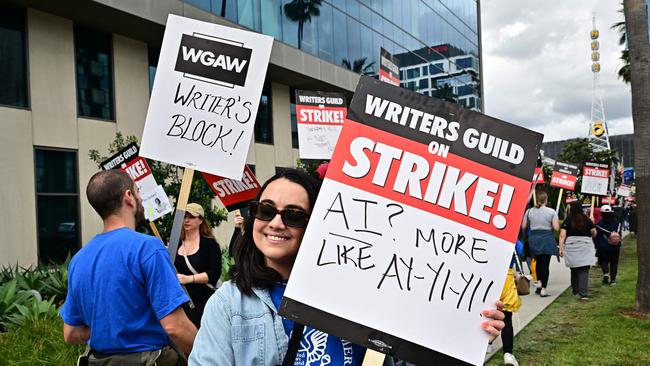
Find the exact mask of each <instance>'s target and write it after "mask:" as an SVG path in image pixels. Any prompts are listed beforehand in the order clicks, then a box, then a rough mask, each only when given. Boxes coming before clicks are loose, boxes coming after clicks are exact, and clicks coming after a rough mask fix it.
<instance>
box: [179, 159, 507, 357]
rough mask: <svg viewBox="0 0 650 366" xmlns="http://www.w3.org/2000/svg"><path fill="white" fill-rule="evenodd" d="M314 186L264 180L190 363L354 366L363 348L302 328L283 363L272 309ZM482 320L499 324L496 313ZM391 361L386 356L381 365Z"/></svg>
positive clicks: (298, 175) (282, 325)
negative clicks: (294, 348)
mask: <svg viewBox="0 0 650 366" xmlns="http://www.w3.org/2000/svg"><path fill="white" fill-rule="evenodd" d="M318 189H319V183H318V181H316V180H315V179H314V178H313V177H311V176H309V175H308V174H307V173H305V172H302V171H300V170H296V169H286V170H283V171H282V172H280V173H278V174H276V175H275V176H273V177H272V178H270V179H269V180H268V181H267V182H266V183H264V185H263V186H262V189H261V190H260V193H258V196H257V200H256V201H255V202H253V203H252V204H251V206H250V215H249V219H248V220H247V221H246V223H245V230H244V235H243V236H242V237H241V241H240V242H239V243H238V245H237V246H236V249H235V253H234V254H235V263H236V266H234V267H233V268H232V269H231V276H232V280H231V281H229V282H226V283H224V285H223V286H222V287H221V288H220V289H219V290H218V291H217V292H216V293H215V295H214V296H212V298H210V300H209V301H208V304H207V306H206V311H205V313H204V317H203V319H202V323H201V325H202V327H201V329H199V332H198V334H197V336H196V339H195V341H194V347H193V350H192V353H191V354H190V359H189V363H190V365H219V366H228V365H240V366H248V365H265V366H276V365H310V364H311V365H325V364H328V365H331V366H343V365H352V366H358V365H361V362H362V360H363V357H364V355H365V349H364V348H363V347H361V346H357V345H354V344H351V343H350V342H347V341H345V340H342V339H340V338H337V337H334V336H331V335H328V334H326V333H323V332H320V331H318V330H315V329H312V328H310V327H305V328H304V331H302V337H300V338H299V342H300V343H299V348H298V352H297V355H296V357H295V359H286V360H285V359H284V358H285V354H287V349H288V347H289V338H290V335H291V331H292V329H293V326H294V324H293V322H291V321H289V320H286V319H283V318H282V317H280V315H278V311H277V309H278V308H279V306H280V300H281V299H282V295H283V294H284V289H285V286H286V283H287V280H288V279H289V276H290V274H291V269H292V268H293V263H294V261H295V259H296V254H297V253H298V249H299V248H300V243H301V241H302V237H303V235H304V233H305V227H306V226H307V222H308V221H309V214H310V213H311V210H312V208H313V207H314V203H315V202H316V196H317V194H318ZM488 316H490V317H492V318H498V319H503V313H501V312H499V311H496V310H491V311H490V312H489V314H488ZM489 323H490V325H489V326H488V327H487V330H488V331H489V332H490V333H491V334H492V335H493V337H496V336H498V334H499V329H502V328H503V322H501V321H500V320H492V321H490V322H489ZM297 329H299V327H297ZM292 343H293V342H292ZM392 364H393V362H392V359H391V358H390V357H386V362H385V363H384V365H392Z"/></svg>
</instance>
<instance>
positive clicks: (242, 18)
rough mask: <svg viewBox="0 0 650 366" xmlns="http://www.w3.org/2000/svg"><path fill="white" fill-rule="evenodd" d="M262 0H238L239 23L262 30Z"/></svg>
mask: <svg viewBox="0 0 650 366" xmlns="http://www.w3.org/2000/svg"><path fill="white" fill-rule="evenodd" d="M260 11H261V10H260V0H237V13H238V15H239V24H241V25H243V26H246V27H248V28H250V29H254V30H256V31H260V30H261V19H260V18H261V17H260Z"/></svg>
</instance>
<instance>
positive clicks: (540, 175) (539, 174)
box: [533, 166, 544, 184]
mask: <svg viewBox="0 0 650 366" xmlns="http://www.w3.org/2000/svg"><path fill="white" fill-rule="evenodd" d="M533 183H535V184H544V170H542V167H540V166H538V167H536V168H535V172H534V173H533Z"/></svg>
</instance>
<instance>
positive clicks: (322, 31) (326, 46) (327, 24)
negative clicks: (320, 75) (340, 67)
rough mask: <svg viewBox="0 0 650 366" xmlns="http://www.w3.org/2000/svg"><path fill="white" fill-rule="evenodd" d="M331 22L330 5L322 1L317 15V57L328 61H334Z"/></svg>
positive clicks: (332, 22)
mask: <svg viewBox="0 0 650 366" xmlns="http://www.w3.org/2000/svg"><path fill="white" fill-rule="evenodd" d="M333 24H334V21H333V20H332V6H330V5H329V4H326V3H323V6H321V8H320V16H319V17H318V25H319V29H318V57H320V58H322V59H323V60H326V61H329V62H334V39H333V35H332V34H333V31H332V26H333Z"/></svg>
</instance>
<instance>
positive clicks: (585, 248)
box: [501, 191, 625, 366]
mask: <svg viewBox="0 0 650 366" xmlns="http://www.w3.org/2000/svg"><path fill="white" fill-rule="evenodd" d="M535 195H536V197H535V198H536V199H535V205H534V206H533V207H531V208H529V209H528V210H526V212H525V214H524V218H523V221H522V224H521V229H522V231H521V233H520V237H521V238H522V239H523V240H524V242H525V244H523V245H522V246H523V247H525V249H524V250H521V251H520V250H519V244H520V242H519V241H518V242H517V250H516V251H517V254H516V255H517V256H519V257H521V256H523V257H524V258H523V259H526V260H527V262H528V263H529V266H528V267H529V269H530V270H531V273H532V274H534V275H535V276H534V277H535V279H536V283H535V288H536V290H535V293H536V294H537V295H539V296H540V297H547V296H549V295H550V293H549V291H548V290H547V286H548V283H549V276H550V270H549V268H550V263H551V258H552V257H553V256H559V257H561V258H563V259H564V264H565V265H566V267H568V268H569V269H570V271H571V291H572V294H573V295H574V296H575V297H576V298H577V299H579V300H580V301H581V302H587V301H589V270H590V268H591V267H592V266H593V265H594V264H596V263H597V265H598V266H599V267H600V269H601V270H602V274H603V284H606V285H611V286H615V285H616V276H617V273H618V262H619V253H620V250H621V235H622V231H623V230H624V229H625V227H624V224H623V222H624V217H620V216H619V214H617V212H615V211H614V209H613V208H612V207H611V206H610V205H602V206H601V207H599V208H596V209H594V210H593V211H592V210H591V209H588V210H585V209H584V208H583V205H582V203H580V202H578V201H574V202H572V203H570V204H569V207H568V211H567V213H566V215H565V217H564V220H563V221H562V224H560V219H559V217H558V214H557V212H556V211H555V210H553V209H552V208H549V207H546V204H547V203H548V195H547V193H546V192H544V191H537V192H536V193H535ZM555 233H558V237H557V238H558V239H557V240H556V236H555ZM516 259H519V258H516ZM514 265H515V261H514V259H513V263H512V264H511V268H510V271H509V272H508V279H507V280H506V283H505V286H504V289H503V293H502V295H501V301H502V302H504V304H506V305H505V306H504V313H505V314H506V316H505V327H504V329H503V331H502V333H501V337H502V340H503V352H504V364H505V365H512V366H518V362H517V359H516V357H515V356H514V354H513V353H512V350H513V339H512V336H511V334H512V314H511V312H512V311H511V310H509V309H514V311H517V310H518V309H519V308H520V306H521V300H520V298H519V296H518V293H517V288H516V286H515V283H514V280H515V279H516V278H517V277H518V276H522V275H524V274H523V272H524V269H523V266H521V265H519V266H516V267H515V268H517V271H513V268H512V267H513V266H514ZM515 272H519V273H515Z"/></svg>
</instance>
